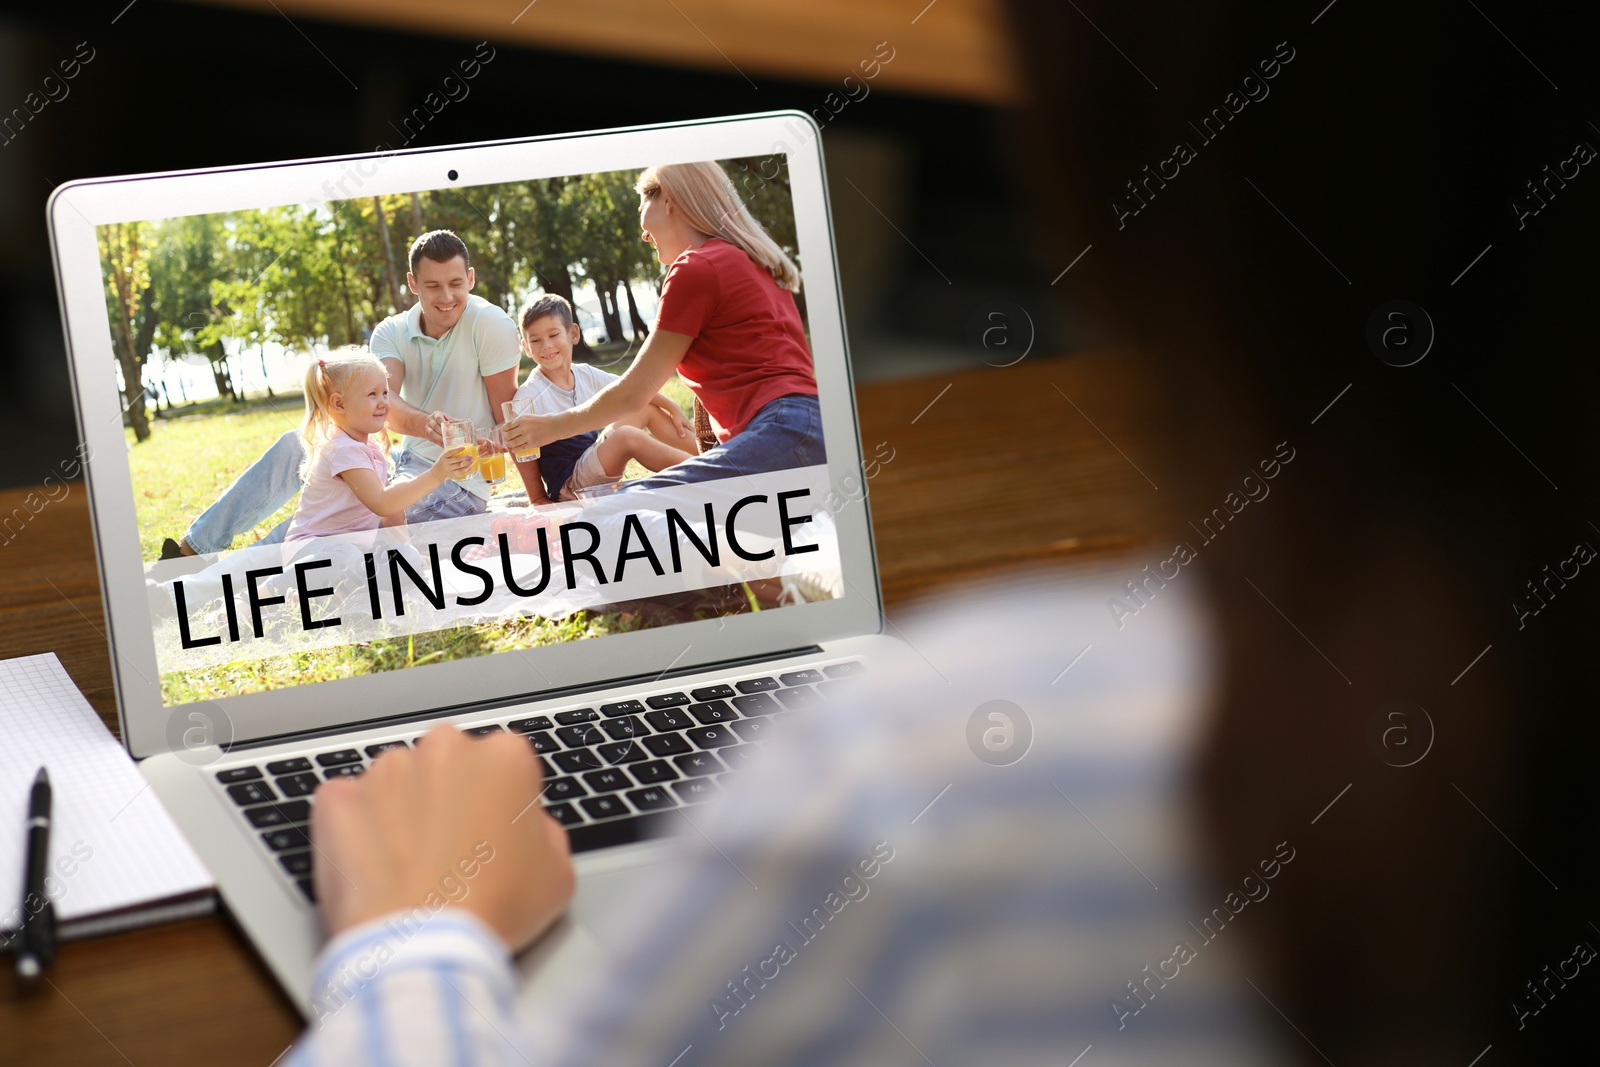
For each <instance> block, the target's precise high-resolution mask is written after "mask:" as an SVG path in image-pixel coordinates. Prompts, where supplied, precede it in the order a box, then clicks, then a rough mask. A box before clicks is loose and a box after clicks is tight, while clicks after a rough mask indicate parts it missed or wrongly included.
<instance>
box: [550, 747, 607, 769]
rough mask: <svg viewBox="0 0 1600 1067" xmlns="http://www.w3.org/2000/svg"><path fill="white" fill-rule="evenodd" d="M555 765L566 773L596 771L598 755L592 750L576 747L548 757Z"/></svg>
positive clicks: (598, 764)
mask: <svg viewBox="0 0 1600 1067" xmlns="http://www.w3.org/2000/svg"><path fill="white" fill-rule="evenodd" d="M550 758H551V759H552V760H554V761H555V765H556V766H557V767H560V768H561V770H562V771H564V772H565V773H567V774H581V773H582V772H584V771H598V770H599V769H600V757H599V756H597V755H595V754H594V752H593V750H591V749H587V748H576V749H572V750H570V751H567V752H557V753H556V754H555V755H553V756H551V757H550Z"/></svg>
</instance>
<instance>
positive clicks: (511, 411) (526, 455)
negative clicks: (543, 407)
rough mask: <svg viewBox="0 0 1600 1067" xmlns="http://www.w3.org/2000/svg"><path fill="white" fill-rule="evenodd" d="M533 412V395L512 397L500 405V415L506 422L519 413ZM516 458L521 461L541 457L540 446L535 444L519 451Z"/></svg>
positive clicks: (527, 413)
mask: <svg viewBox="0 0 1600 1067" xmlns="http://www.w3.org/2000/svg"><path fill="white" fill-rule="evenodd" d="M532 414H533V398H532V397H526V396H524V397H517V398H515V399H512V400H507V401H506V402H505V403H503V404H501V405H500V417H501V420H502V421H504V422H510V421H511V420H512V419H514V418H516V417H517V416H518V415H532ZM516 458H517V459H518V460H519V461H527V460H530V459H538V458H539V446H538V445H535V446H534V447H532V448H530V449H528V450H527V451H526V452H518V453H516Z"/></svg>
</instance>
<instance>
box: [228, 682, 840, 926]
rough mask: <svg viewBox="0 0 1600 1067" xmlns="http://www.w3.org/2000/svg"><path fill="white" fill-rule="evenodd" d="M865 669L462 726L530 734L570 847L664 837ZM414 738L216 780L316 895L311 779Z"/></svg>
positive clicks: (358, 767)
mask: <svg viewBox="0 0 1600 1067" xmlns="http://www.w3.org/2000/svg"><path fill="white" fill-rule="evenodd" d="M863 669H864V667H863V664H862V663H861V662H860V661H859V660H853V661H848V662H845V663H834V664H831V665H828V666H825V667H820V668H816V669H807V670H799V671H790V672H788V673H786V674H779V675H777V676H776V677H771V676H761V677H756V678H742V679H738V680H736V681H730V682H728V683H725V684H717V685H709V686H701V687H699V688H695V689H690V690H689V691H688V692H682V691H677V690H674V691H671V692H664V693H653V694H650V695H647V696H643V697H641V698H639V699H634V700H619V701H613V702H611V703H607V704H599V705H596V706H593V707H583V708H568V709H564V710H561V711H554V712H548V713H545V714H542V715H530V716H523V717H520V718H513V719H509V720H505V721H500V722H489V723H484V724H482V725H478V726H469V727H465V728H464V729H463V732H465V733H468V734H473V735H476V736H479V737H482V736H485V735H487V734H493V733H500V732H502V731H510V732H512V733H516V734H520V735H521V736H523V737H526V738H527V739H528V743H529V744H531V745H532V746H533V748H534V751H535V752H537V753H538V754H539V764H540V767H541V768H542V769H543V771H544V783H545V784H544V792H543V797H542V799H543V804H544V809H545V811H547V812H549V813H550V815H551V816H552V817H554V818H555V819H556V820H557V821H558V822H560V823H561V824H562V825H563V826H565V827H566V828H567V835H568V838H569V840H570V842H571V845H572V851H573V852H583V851H587V850H589V849H594V848H602V847H605V846H607V845H616V844H624V843H627V842H629V841H637V840H640V839H643V838H647V837H655V836H659V835H660V833H662V832H664V831H665V830H666V829H667V827H666V825H665V823H666V822H667V821H668V820H669V818H670V812H671V811H673V810H674V809H677V808H685V807H690V806H692V805H695V804H701V803H704V802H705V801H707V800H710V799H711V798H712V797H713V796H715V795H716V794H717V793H719V792H721V791H722V790H723V789H724V788H726V787H727V786H728V785H729V783H730V782H732V781H734V780H736V779H737V778H738V777H739V773H740V771H741V770H743V769H744V767H745V766H746V765H747V764H748V763H749V762H750V760H751V759H753V758H754V757H755V756H756V754H757V753H759V752H760V751H761V747H762V742H763V741H764V740H765V738H766V734H767V731H768V730H770V729H771V728H772V725H773V722H774V720H776V719H778V718H780V717H782V716H784V715H789V714H793V713H794V712H797V711H803V710H805V709H806V708H810V707H815V706H816V705H817V704H818V703H820V702H821V701H823V700H826V699H828V698H830V697H832V696H834V695H836V693H837V691H838V690H839V689H840V688H841V687H844V686H848V685H849V684H850V679H851V678H852V677H853V676H855V675H856V674H859V673H860V672H861V671H862V670H863ZM420 736H421V734H417V735H415V736H412V737H410V738H408V739H395V740H390V741H380V742H376V743H373V744H365V745H360V746H358V747H351V748H338V749H330V750H328V751H326V752H318V753H315V754H313V755H310V756H295V757H292V758H287V759H278V760H269V761H266V762H263V763H252V764H245V765H241V766H237V767H229V768H227V769H225V770H220V771H217V772H216V779H217V781H218V783H219V784H220V785H221V787H222V789H223V790H224V791H225V792H226V793H227V794H228V796H229V797H230V798H231V799H232V800H233V802H234V804H235V805H237V807H238V810H239V813H240V815H241V817H242V818H243V819H244V820H245V822H246V823H248V824H249V826H250V827H251V828H252V830H253V831H255V833H256V834H257V836H258V838H259V839H260V841H261V844H262V846H263V847H264V848H266V849H267V851H268V852H270V853H271V854H272V856H273V857H274V859H275V860H276V861H277V866H278V868H279V870H280V871H281V872H282V873H283V875H284V877H286V878H288V879H290V880H291V881H293V882H294V884H295V885H296V887H298V889H299V890H300V892H301V893H302V894H304V895H305V898H306V899H307V900H308V901H313V902H314V901H315V900H316V891H315V889H314V888H313V887H312V883H311V865H312V857H313V852H314V850H313V849H312V848H311V841H310V836H309V835H310V828H309V823H310V820H311V805H312V802H313V800H314V799H315V792H316V789H317V786H319V785H321V784H322V783H323V782H325V781H327V780H328V779H330V778H335V777H339V776H342V775H357V774H360V773H362V772H363V771H364V770H366V768H367V766H368V765H369V764H370V763H371V761H372V760H373V759H375V758H377V756H378V755H380V754H381V753H383V752H384V751H386V750H388V749H391V748H405V747H407V746H409V745H412V744H415V743H416V741H417V740H418V738H419V737H420Z"/></svg>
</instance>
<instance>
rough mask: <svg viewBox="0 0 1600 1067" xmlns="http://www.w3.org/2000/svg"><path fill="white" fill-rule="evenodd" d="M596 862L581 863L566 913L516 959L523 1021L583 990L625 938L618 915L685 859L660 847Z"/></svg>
mask: <svg viewBox="0 0 1600 1067" xmlns="http://www.w3.org/2000/svg"><path fill="white" fill-rule="evenodd" d="M596 860H598V861H599V862H596V863H593V864H585V863H581V862H580V864H579V873H578V888H577V892H576V893H575V894H574V895H573V900H572V905H571V906H570V907H569V908H568V909H567V914H566V915H564V916H562V918H561V920H560V921H559V922H557V923H556V925H555V926H553V927H551V929H550V930H549V931H548V932H547V933H546V934H545V936H544V937H542V938H540V939H539V940H538V941H537V942H536V943H535V944H534V945H533V946H532V947H531V948H529V949H528V950H527V951H526V952H524V953H522V954H521V955H520V956H518V957H517V959H516V965H517V974H518V977H519V978H520V988H519V990H518V993H517V1014H518V1015H519V1016H520V1017H522V1018H523V1019H524V1020H529V1019H531V1018H533V1017H534V1014H535V1011H536V1008H537V1006H540V1005H542V1006H543V1007H544V1010H548V1009H549V1006H550V1005H551V1004H552V1003H555V1002H556V1001H558V1000H560V999H561V998H562V997H563V996H567V995H571V994H572V992H573V991H574V990H578V989H583V988H588V986H589V983H590V982H591V981H592V980H594V979H595V977H597V975H598V973H599V972H601V971H602V970H603V968H604V965H605V963H606V961H607V960H608V959H609V958H610V957H611V956H614V955H616V954H619V953H620V952H621V951H622V950H623V948H624V946H625V944H626V943H627V941H628V934H627V932H626V929H625V927H626V925H627V924H626V923H623V922H619V921H618V916H626V915H630V914H632V913H633V911H634V910H635V908H636V904H637V902H638V901H639V900H641V899H643V898H644V896H645V895H646V894H651V893H655V892H659V891H660V888H661V886H662V885H664V884H669V883H670V880H671V879H672V876H673V875H676V874H677V873H678V872H679V871H680V870H683V869H685V868H686V864H687V862H688V861H687V860H685V859H683V858H682V857H679V856H675V855H673V853H672V852H671V850H670V849H667V848H661V847H640V848H638V849H637V850H636V851H635V850H633V849H630V850H629V852H628V853H627V854H622V850H618V853H614V854H612V855H611V856H609V857H606V858H604V859H601V858H600V857H596Z"/></svg>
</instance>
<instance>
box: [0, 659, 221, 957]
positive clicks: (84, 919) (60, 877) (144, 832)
mask: <svg viewBox="0 0 1600 1067" xmlns="http://www.w3.org/2000/svg"><path fill="white" fill-rule="evenodd" d="M40 765H43V766H45V767H47V768H48V769H49V772H50V784H51V787H52V789H53V792H54V798H53V803H54V808H53V811H52V814H53V820H52V825H51V829H50V878H49V880H48V881H47V883H46V892H47V893H48V895H49V896H50V897H51V899H52V900H54V902H55V911H56V922H57V931H58V936H59V937H60V938H62V939H70V938H78V937H92V936H94V935H96V934H104V933H110V932H112V931H114V930H122V929H127V928H130V927H134V926H144V925H147V924H149V923H155V922H166V921H170V920H173V919H180V918H187V917H189V916H192V915H203V914H205V913H207V912H209V911H211V910H212V908H213V907H214V906H215V901H216V897H215V895H214V894H213V892H212V889H213V883H212V880H211V875H210V874H209V873H208V872H207V871H206V869H205V867H204V866H203V865H202V864H201V862H200V860H199V858H198V857H197V856H196V855H195V854H194V851H193V850H192V849H191V848H190V847H189V843H188V842H187V841H185V840H184V838H183V835H182V834H180V833H179V832H178V828H177V827H176V826H174V825H173V822H172V819H171V818H170V817H169V816H168V815H167V811H166V809H165V808H163V807H162V806H161V802H160V801H159V800H157V799H156V795H155V793H154V792H152V791H151V790H150V788H149V787H148V785H147V783H146V782H145V780H144V777H143V776H142V775H140V773H139V770H138V768H136V767H135V766H134V764H133V760H131V759H130V758H129V757H128V753H127V751H126V750H125V749H123V747H122V745H120V744H119V743H118V742H117V739H116V738H114V737H112V736H111V732H110V731H109V730H107V729H106V728H105V724H104V723H102V722H101V721H100V716H99V715H97V714H96V713H95V710H94V709H93V708H92V707H90V706H89V702H88V701H87V700H85V699H84V696H83V694H82V693H80V692H79V691H78V688H77V686H75V685H73V684H72V679H71V678H70V677H68V675H67V672H66V670H65V669H64V668H63V667H62V666H61V661H60V660H58V659H56V657H55V654H54V653H47V654H45V655H42V656H25V657H23V658H21V659H11V660H0V942H4V941H8V940H9V936H10V934H11V933H12V932H14V931H15V929H16V927H17V926H18V925H19V923H20V920H21V917H22V903H23V902H22V880H23V844H24V830H23V823H24V821H25V816H26V814H27V806H28V791H29V789H30V787H31V786H32V785H33V777H34V774H35V773H37V771H38V770H39V767H40Z"/></svg>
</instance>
